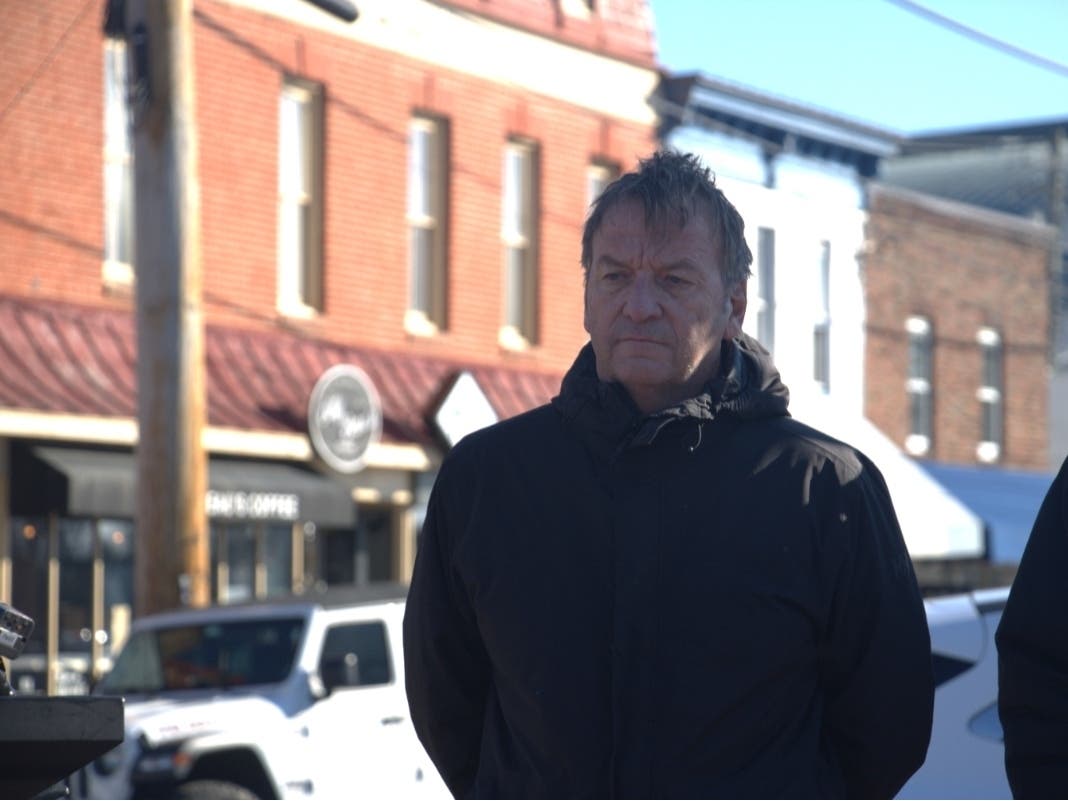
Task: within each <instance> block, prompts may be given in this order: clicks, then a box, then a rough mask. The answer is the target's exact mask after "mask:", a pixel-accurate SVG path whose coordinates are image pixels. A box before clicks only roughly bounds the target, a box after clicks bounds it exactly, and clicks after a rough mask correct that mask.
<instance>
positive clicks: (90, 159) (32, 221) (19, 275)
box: [0, 0, 107, 302]
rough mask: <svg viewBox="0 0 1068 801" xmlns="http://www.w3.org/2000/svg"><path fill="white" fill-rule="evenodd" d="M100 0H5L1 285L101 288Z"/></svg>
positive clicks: (17, 289) (0, 82) (41, 289)
mask: <svg viewBox="0 0 1068 801" xmlns="http://www.w3.org/2000/svg"><path fill="white" fill-rule="evenodd" d="M102 18H103V13H102V3H88V4H86V3H74V2H69V0H41V2H35V3H11V4H5V7H4V23H3V25H4V27H5V31H4V33H3V34H0V49H2V50H3V54H4V55H3V62H4V66H3V69H2V70H0V165H3V176H2V178H0V292H8V293H16V294H41V295H45V296H49V297H61V298H69V299H78V300H85V299H97V300H100V301H101V302H107V301H106V299H105V298H104V297H103V293H102V285H101V280H100V277H101V259H102V258H103V239H104V230H103V228H104V221H103V215H102V213H101V204H102V201H103V193H104V188H103V152H104V134H103V105H104V98H103V76H104V56H103V44H102V39H101V34H100V27H101V20H102Z"/></svg>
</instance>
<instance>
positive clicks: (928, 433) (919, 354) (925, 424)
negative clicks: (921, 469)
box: [905, 317, 934, 456]
mask: <svg viewBox="0 0 1068 801" xmlns="http://www.w3.org/2000/svg"><path fill="white" fill-rule="evenodd" d="M905 331H906V332H907V334H908V342H909V353H908V359H909V362H908V378H907V379H906V380H905V391H906V393H907V395H908V406H909V408H908V412H909V433H908V436H906V437H905V450H907V451H908V452H909V453H911V454H913V455H914V456H921V455H923V454H926V453H927V452H929V451H930V449H931V438H932V436H933V425H934V403H933V400H932V393H933V389H934V388H933V350H934V337H933V335H932V332H931V323H930V321H929V320H927V319H926V318H924V317H909V318H908V320H906V321H905Z"/></svg>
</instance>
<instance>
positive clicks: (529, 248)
mask: <svg viewBox="0 0 1068 801" xmlns="http://www.w3.org/2000/svg"><path fill="white" fill-rule="evenodd" d="M513 152H521V153H523V154H524V155H525V158H526V159H527V166H528V167H529V173H528V176H527V177H528V178H529V180H530V184H529V185H528V186H526V187H522V186H520V187H517V188H516V191H517V192H519V191H523V190H525V191H526V192H527V195H526V198H525V199H526V201H527V206H528V207H529V208H528V211H529V214H528V215H527V216H528V219H519V220H515V221H513V220H509V219H508V212H509V209H508V196H509V189H510V187H509V186H508V183H507V182H508V175H509V171H508V158H509V155H510V154H511V153H513ZM537 158H538V147H537V145H536V144H534V143H531V142H526V141H522V140H517V139H512V140H509V141H508V142H507V143H506V145H505V151H504V159H503V162H502V170H503V180H502V186H501V189H502V191H501V244H502V270H503V271H502V282H501V283H502V290H503V292H502V302H503V304H504V306H503V308H502V312H504V313H505V314H507V307H508V303H509V292H511V291H513V290H514V288H513V287H511V286H509V284H508V273H507V266H508V252H509V251H510V250H512V249H518V250H522V251H523V253H524V266H525V269H526V272H525V274H526V277H527V284H528V285H527V286H524V287H522V288H521V291H522V296H521V298H520V300H521V301H522V304H523V306H524V307H525V316H526V317H528V318H529V323H530V326H531V327H532V329H533V330H531V331H529V332H528V331H522V330H521V329H520V328H519V326H517V325H515V324H513V323H512V322H509V321H508V320H504V321H502V323H501V327H500V330H499V331H498V335H497V342H498V344H499V345H500V346H501V347H502V348H504V349H506V350H513V351H523V350H528V349H530V348H531V347H533V345H534V341H533V336H535V335H536V329H537V316H538V303H537V294H538V275H537V269H538V262H537V252H536V246H537V230H538V221H537V216H538V210H537V180H538V177H537V176H538V165H537ZM521 216H522V215H521ZM513 223H516V224H514V225H513Z"/></svg>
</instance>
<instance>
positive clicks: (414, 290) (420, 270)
mask: <svg viewBox="0 0 1068 801" xmlns="http://www.w3.org/2000/svg"><path fill="white" fill-rule="evenodd" d="M446 136H447V128H446V123H445V121H444V120H440V119H436V118H433V117H429V116H416V117H413V118H412V120H411V122H410V123H409V125H408V311H407V314H406V315H405V327H406V328H407V329H408V331H409V332H411V333H414V334H419V335H429V334H433V333H436V332H437V331H439V330H441V329H443V328H444V327H445V313H446V310H445V283H446V270H447V266H446V254H445V228H446V222H445V219H446V204H447V202H448V168H449V167H448V147H447V141H446Z"/></svg>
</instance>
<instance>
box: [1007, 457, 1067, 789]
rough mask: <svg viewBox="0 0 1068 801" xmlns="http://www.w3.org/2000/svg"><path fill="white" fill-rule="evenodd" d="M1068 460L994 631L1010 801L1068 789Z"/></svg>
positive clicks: (1040, 515) (1034, 530)
mask: <svg viewBox="0 0 1068 801" xmlns="http://www.w3.org/2000/svg"><path fill="white" fill-rule="evenodd" d="M1066 570H1068V460H1065V462H1064V464H1063V465H1062V466H1061V470H1060V473H1059V474H1058V475H1057V478H1056V479H1055V480H1054V482H1053V485H1052V486H1051V487H1050V489H1049V491H1048V492H1047V493H1046V497H1045V500H1044V501H1043V502H1042V506H1041V508H1040V509H1039V511H1038V517H1037V518H1036V520H1035V524H1034V526H1033V528H1032V529H1031V536H1030V538H1029V539H1028V541H1027V547H1026V548H1025V549H1024V554H1023V557H1022V558H1021V560H1020V566H1019V569H1018V570H1017V572H1016V578H1015V580H1014V581H1013V583H1012V589H1011V590H1010V591H1009V599H1008V601H1007V602H1006V604H1005V610H1004V612H1003V613H1002V616H1001V622H1000V623H999V624H998V631H997V635H996V641H997V647H998V712H999V714H1000V717H1001V725H1002V728H1003V729H1004V732H1005V769H1006V772H1007V774H1008V777H1009V786H1010V787H1011V788H1012V794H1013V796H1015V797H1016V798H1060V797H1062V796H1063V795H1064V792H1065V790H1066V789H1068V614H1066V611H1065V610H1068V579H1066V578H1065V571H1066Z"/></svg>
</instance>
